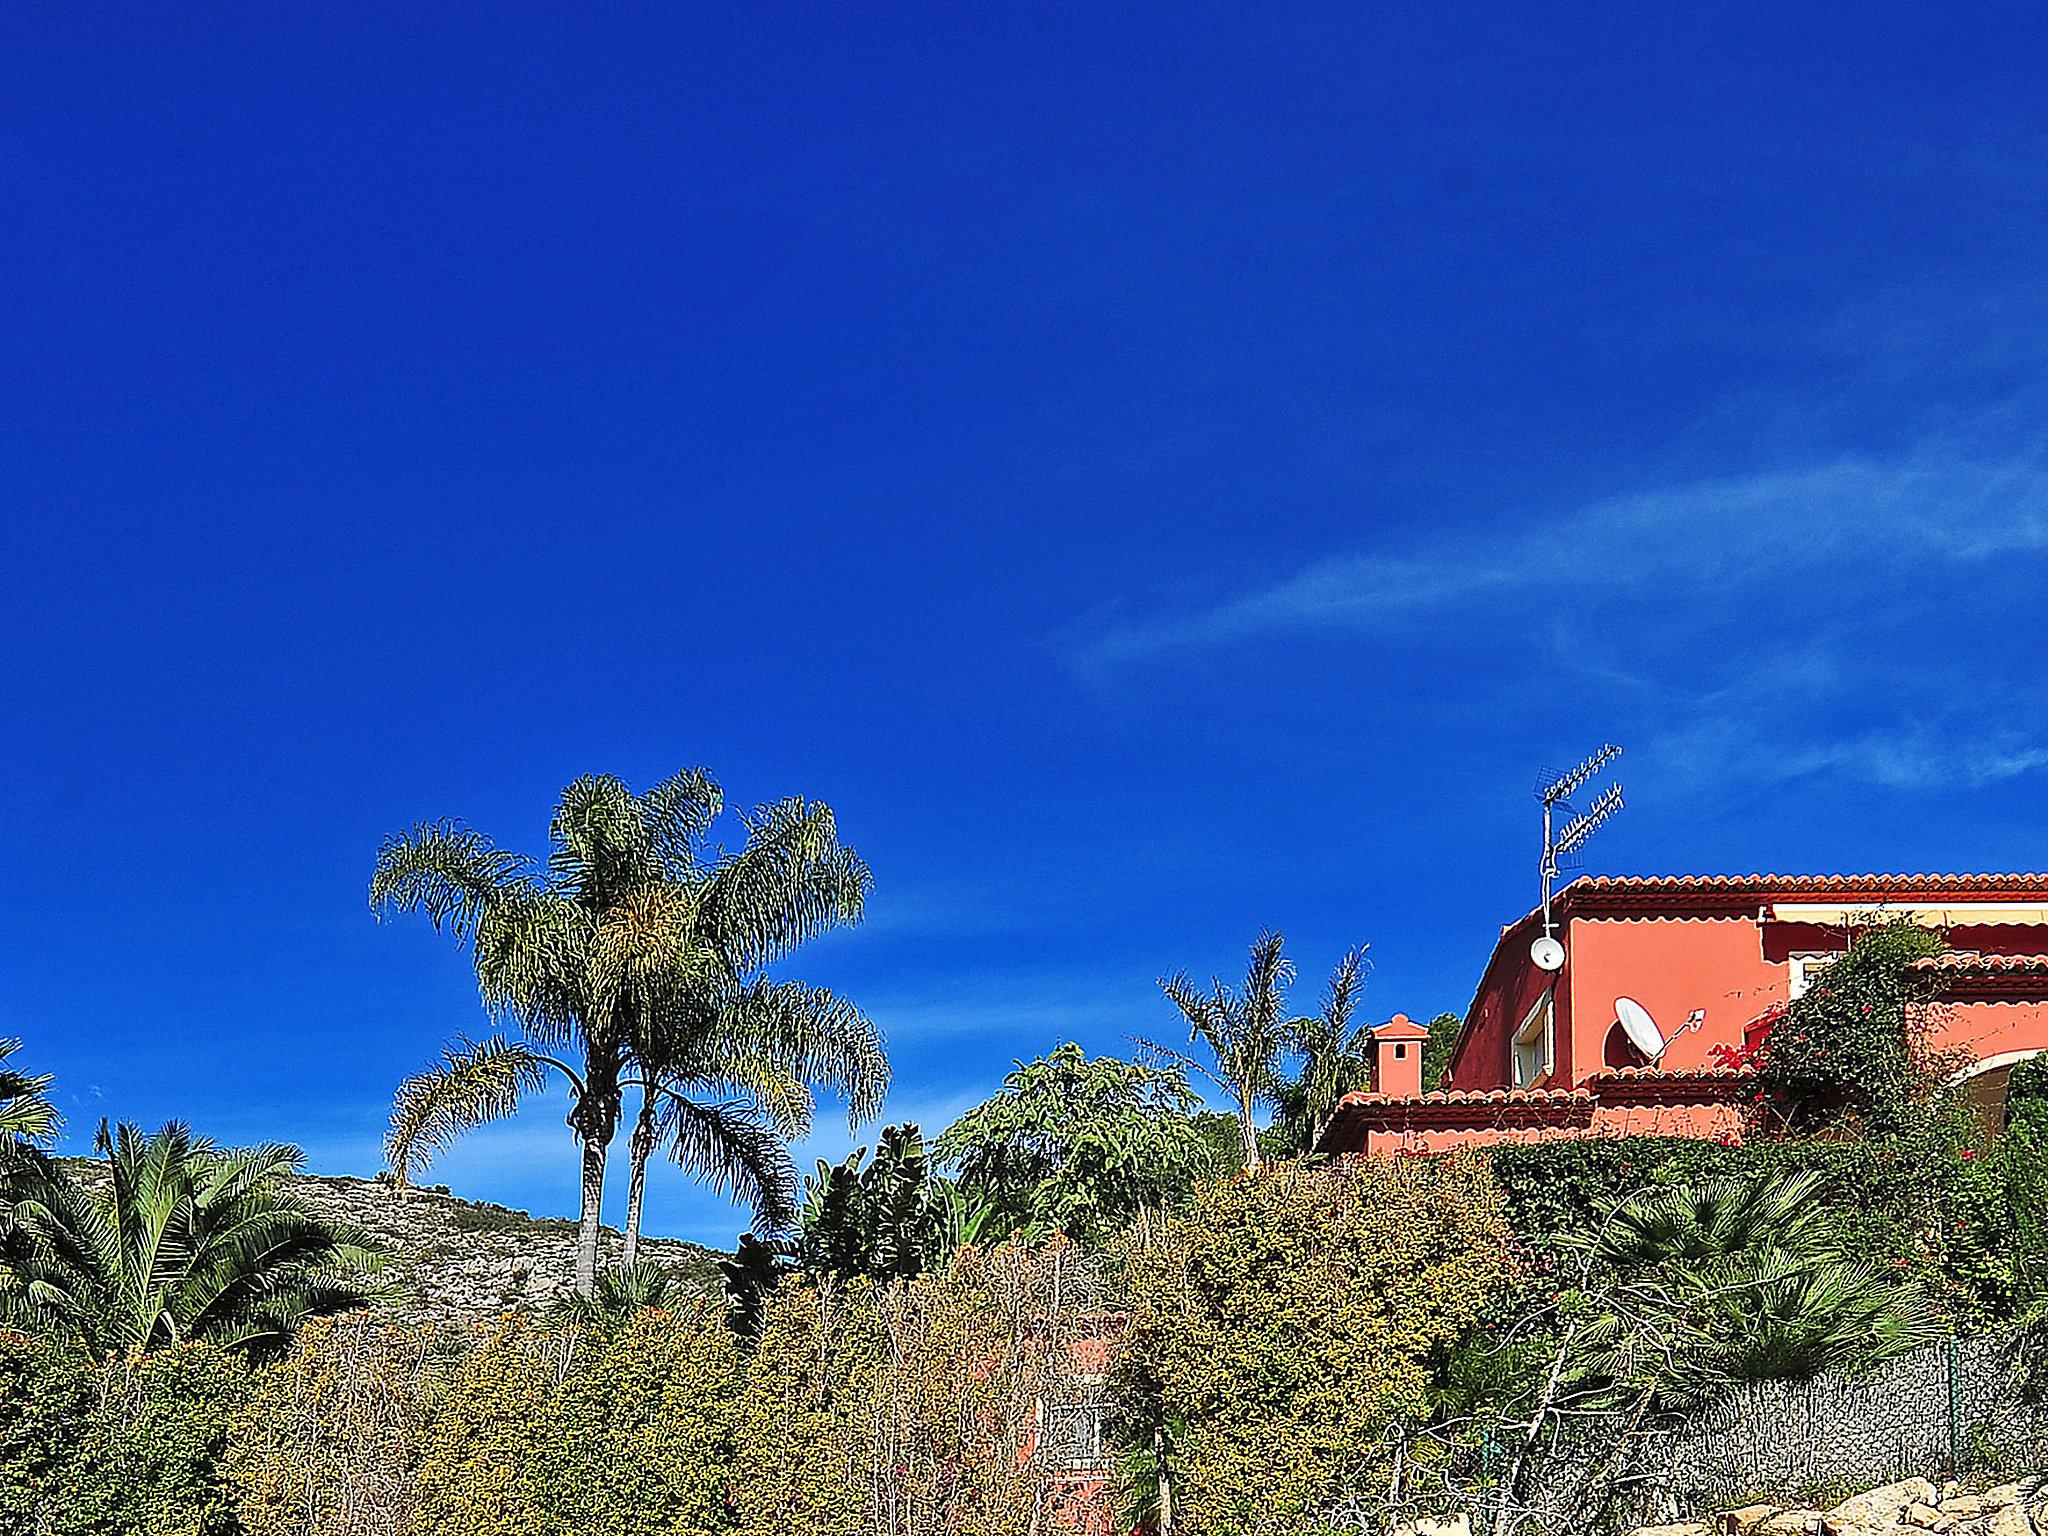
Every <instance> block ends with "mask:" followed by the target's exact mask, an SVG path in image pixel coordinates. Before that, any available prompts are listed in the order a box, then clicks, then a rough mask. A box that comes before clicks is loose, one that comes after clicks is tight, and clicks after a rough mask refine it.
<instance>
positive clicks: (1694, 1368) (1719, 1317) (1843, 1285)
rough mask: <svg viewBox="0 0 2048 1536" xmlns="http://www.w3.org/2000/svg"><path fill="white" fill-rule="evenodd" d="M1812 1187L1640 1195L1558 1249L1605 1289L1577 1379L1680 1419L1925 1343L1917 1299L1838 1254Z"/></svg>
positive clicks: (1706, 1185) (1736, 1184)
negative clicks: (1727, 1397) (1638, 1388)
mask: <svg viewBox="0 0 2048 1536" xmlns="http://www.w3.org/2000/svg"><path fill="white" fill-rule="evenodd" d="M1820 1182H1821V1180H1820V1175H1819V1174H1818V1173H1815V1172H1812V1171H1810V1170H1809V1171H1807V1172H1804V1173H1797V1174H1788V1175H1783V1176H1780V1177H1775V1178H1771V1177H1761V1176H1750V1177H1728V1178H1719V1179H1708V1180H1703V1181H1701V1182H1699V1183H1696V1184H1691V1185H1680V1186H1674V1187H1671V1188H1667V1189H1658V1190H1649V1191H1645V1192H1643V1193H1640V1194H1637V1195H1635V1196H1632V1197H1630V1198H1629V1199H1626V1200H1623V1201H1620V1202H1619V1203H1617V1204H1616V1205H1615V1206H1614V1207H1613V1208H1612V1209H1611V1210H1610V1211H1609V1212H1608V1213H1607V1215H1606V1217H1605V1219H1604V1220H1603V1221H1602V1222H1601V1223H1600V1224H1599V1225H1598V1226H1597V1227H1596V1228H1594V1229H1592V1230H1590V1231H1588V1232H1585V1233H1582V1234H1579V1235H1578V1236H1576V1237H1574V1238H1571V1239H1568V1240H1567V1244H1566V1246H1567V1247H1568V1248H1569V1249H1572V1250H1575V1251H1576V1252H1577V1253H1578V1254H1579V1256H1580V1258H1581V1261H1582V1266H1583V1268H1584V1270H1585V1272H1586V1274H1587V1275H1588V1276H1589V1277H1600V1276H1605V1277H1609V1278H1607V1279H1605V1280H1602V1281H1601V1282H1600V1283H1599V1286H1598V1291H1599V1294H1601V1295H1602V1296H1603V1298H1604V1300H1605V1302H1606V1304H1607V1311H1608V1314H1609V1315H1608V1316H1607V1317H1606V1318H1605V1319H1603V1321H1602V1323H1601V1325H1600V1326H1599V1327H1596V1328H1593V1329H1591V1330H1589V1331H1588V1332H1587V1334H1586V1335H1585V1341H1584V1342H1585V1347H1586V1350H1587V1355H1586V1358H1585V1360H1584V1362H1583V1366H1584V1371H1585V1373H1586V1374H1588V1375H1595V1376H1598V1375H1605V1376H1609V1377H1612V1378H1615V1379H1617V1380H1619V1379H1622V1378H1624V1377H1628V1376H1635V1377H1637V1378H1639V1379H1641V1380H1642V1387H1643V1390H1645V1391H1648V1392H1650V1393H1651V1394H1652V1395H1653V1396H1654V1398H1655V1399H1656V1400H1657V1401H1660V1402H1663V1403H1665V1404H1667V1405H1671V1406H1678V1405H1682V1404H1685V1403H1689V1402H1698V1401H1702V1400H1705V1399H1707V1398H1709V1397H1711V1396H1712V1395H1713V1394H1714V1393H1716V1392H1718V1391H1720V1390H1722V1389H1724V1388H1725V1387H1727V1386H1728V1385H1730V1384H1732V1383H1735V1382H1742V1381H1779V1380H1795V1381H1796V1380H1806V1379H1808V1378H1810V1377H1812V1376H1815V1375H1818V1374H1819V1373H1820V1372H1822V1371H1853V1370H1859V1369H1866V1368H1868V1367H1870V1366H1873V1365H1876V1364H1878V1363H1879V1362H1881V1361H1884V1360H1888V1359H1890V1358H1892V1357H1893V1356H1895V1355H1897V1354H1900V1353H1903V1352H1904V1351H1906V1350H1908V1349H1912V1348H1914V1347H1915V1346H1917V1345H1919V1344H1923V1343H1925V1342H1927V1341H1928V1340H1929V1339H1930V1338H1932V1337H1934V1335H1935V1332H1936V1318H1935V1313H1934V1309H1933V1307H1932V1304H1931V1303H1930V1302H1929V1300H1928V1298H1927V1297H1926V1296H1925V1295H1923V1294H1922V1293H1921V1292H1920V1291H1919V1290H1918V1289H1917V1288H1916V1287H1914V1286H1912V1285H1911V1284H1909V1283H1906V1282H1904V1281H1902V1280H1901V1279H1900V1278H1899V1277H1898V1276H1897V1275H1895V1274H1891V1273H1888V1272H1886V1271H1885V1270H1883V1269H1881V1268H1880V1267H1879V1266H1878V1265H1876V1264H1875V1263H1873V1262H1871V1261H1868V1260H1860V1259H1854V1258H1850V1257H1847V1256H1846V1255H1844V1254H1843V1252H1842V1250H1841V1247H1840V1245H1839V1243H1838V1242H1837V1240H1836V1237H1835V1233H1834V1229H1833V1226H1832V1223H1831V1221H1830V1219H1829V1217H1828V1215H1827V1212H1826V1210H1825V1208H1824V1207H1823V1206H1822V1205H1821V1203H1820V1202H1819V1201H1818V1200H1817V1199H1816V1195H1817V1193H1818V1190H1819V1186H1820ZM1646 1372H1647V1373H1648V1374H1647V1375H1645V1373H1646Z"/></svg>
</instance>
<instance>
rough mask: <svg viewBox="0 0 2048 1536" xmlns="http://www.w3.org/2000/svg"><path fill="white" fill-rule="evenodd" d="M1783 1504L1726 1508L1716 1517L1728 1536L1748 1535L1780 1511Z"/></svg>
mask: <svg viewBox="0 0 2048 1536" xmlns="http://www.w3.org/2000/svg"><path fill="white" fill-rule="evenodd" d="M1781 1507H1782V1506H1780V1505H1777V1504H1745V1505H1743V1506H1742V1507H1741V1508H1740V1509H1724V1510H1722V1511H1721V1513H1720V1514H1718V1515H1716V1516H1715V1517H1714V1519H1715V1521H1716V1522H1717V1523H1718V1524H1719V1526H1720V1528H1721V1529H1722V1530H1723V1531H1725V1532H1727V1533H1728V1536H1748V1533H1749V1532H1751V1531H1753V1530H1755V1529H1756V1528H1757V1527H1758V1526H1760V1525H1762V1524H1763V1523H1764V1522H1765V1521H1766V1520H1768V1519H1770V1518H1771V1516H1773V1515H1775V1514H1777V1513H1778V1511H1779V1509H1780V1508H1781Z"/></svg>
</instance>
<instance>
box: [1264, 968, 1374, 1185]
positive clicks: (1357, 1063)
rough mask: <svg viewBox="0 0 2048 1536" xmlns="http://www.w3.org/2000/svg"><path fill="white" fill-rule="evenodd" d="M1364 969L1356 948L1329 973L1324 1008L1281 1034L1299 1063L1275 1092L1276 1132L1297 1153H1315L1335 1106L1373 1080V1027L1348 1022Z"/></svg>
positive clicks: (1361, 990) (1362, 985) (1294, 1021)
mask: <svg viewBox="0 0 2048 1536" xmlns="http://www.w3.org/2000/svg"><path fill="white" fill-rule="evenodd" d="M1366 969H1367V961H1366V958H1365V946H1364V945H1360V946H1359V947H1358V948H1357V949H1354V950H1351V951H1350V952H1349V953H1347V954H1346V955H1345V956H1344V958H1343V959H1342V960H1339V961H1338V962H1337V968H1336V969H1335V970H1334V971H1332V972H1331V973H1330V980H1329V983H1328V985H1327V986H1325V988H1324V989H1323V1004H1322V1006H1321V1007H1320V1008H1318V1009H1317V1010H1316V1011H1315V1012H1314V1013H1312V1014H1309V1015H1307V1016H1305V1017H1303V1018H1298V1019H1290V1020H1288V1022H1287V1025H1286V1028H1285V1030H1284V1032H1283V1033H1284V1035H1285V1040H1286V1048H1287V1050H1288V1051H1290V1052H1291V1053H1293V1054H1294V1055H1296V1056H1298V1057H1300V1058H1301V1066H1300V1069H1299V1070H1298V1071H1297V1072H1296V1074H1295V1077H1294V1081H1292V1082H1290V1083H1284V1084H1282V1085H1281V1087H1280V1089H1279V1092H1278V1099H1279V1103H1280V1114H1279V1124H1280V1129H1281V1131H1282V1134H1283V1135H1284V1136H1285V1137H1286V1140H1287V1143H1288V1145H1290V1146H1291V1147H1293V1149H1294V1150H1295V1151H1297V1152H1304V1153H1305V1152H1312V1151H1314V1150H1315V1145H1316V1141H1317V1140H1318V1138H1320V1137H1321V1136H1322V1134H1323V1127H1324V1126H1326V1125H1328V1124H1329V1123H1330V1116H1331V1115H1332V1114H1334V1113H1335V1112H1336V1109H1337V1101H1338V1100H1339V1099H1341V1098H1343V1097H1344V1095H1345V1094H1347V1093H1350V1092H1352V1091H1353V1090H1354V1089H1358V1088H1363V1087H1364V1086H1365V1085H1366V1084H1367V1083H1368V1082H1369V1081H1370V1080H1371V1077H1372V1026H1371V1025H1369V1024H1366V1023H1357V1024H1354V1023H1353V1022H1352V1017H1353V1015H1354V1014H1356V1013H1357V1011H1358V1000H1359V998H1360V996H1361V995H1362V994H1363V993H1364V991H1365V973H1366Z"/></svg>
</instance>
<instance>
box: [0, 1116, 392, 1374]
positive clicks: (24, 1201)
mask: <svg viewBox="0 0 2048 1536" xmlns="http://www.w3.org/2000/svg"><path fill="white" fill-rule="evenodd" d="M94 1145H95V1147H96V1148H97V1150H98V1151H99V1152H100V1153H101V1154H102V1155H103V1156H104V1157H105V1159H106V1183H105V1185H104V1187H101V1188H88V1187H87V1186H86V1185H85V1184H84V1183H82V1182H80V1181H79V1180H78V1179H76V1178H74V1177H73V1176H72V1175H71V1174H70V1173H69V1172H68V1171H67V1170H66V1169H65V1168H64V1167H63V1166H62V1165H60V1164H56V1163H44V1164H42V1165H41V1166H40V1167H38V1168H36V1169H34V1170H31V1171H29V1172H28V1173H26V1174H25V1175H24V1176H23V1178H22V1180H21V1181H20V1186H19V1188H18V1190H17V1192H16V1197H15V1201H14V1205H13V1213H12V1218H13V1219H12V1221H11V1223H10V1225H9V1227H8V1230H7V1231H6V1232H5V1234H4V1236H0V1274H4V1277H5V1280H6V1284H5V1287H4V1290H0V1312H4V1315H5V1317H6V1319H7V1321H8V1322H9V1323H10V1324H11V1325H12V1326H16V1327H20V1328H23V1329H26V1330H31V1331H38V1332H47V1333H55V1334H59V1335H63V1336H66V1337H70V1338H73V1339H75V1340H77V1341H78V1342H79V1343H80V1344H81V1345H82V1346H83V1347H84V1348H85V1349H86V1350H88V1351H89V1352H91V1353H92V1354H93V1355H95V1356H99V1357H110V1356H115V1355H132V1354H139V1353H144V1352H146V1351H149V1350H153V1349H158V1348H161V1347H163V1346H164V1345H167V1344H173V1343H177V1342H179V1341H180V1340H186V1339H209V1340H212V1341H214V1342H215V1343H218V1344H220V1345H222V1346H223V1347H225V1348H229V1349H235V1350H242V1351H247V1352H252V1353H260V1352H266V1351H270V1350H274V1349H277V1348H280V1347H282V1346H283V1345H284V1344H285V1343H287V1342H288V1341H289V1340H290V1338H291V1336H292V1334H293V1333H294V1331H295V1330H296V1329H297V1328H298V1326H299V1325H300V1324H301V1323H303V1322H305V1321H306V1320H307V1319H309V1318H314V1317H326V1316H332V1315H334V1314H336V1313H340V1312H348V1311H353V1310H355V1309H357V1308H360V1307H364V1306H368V1305H370V1304H371V1303H372V1302H373V1301H375V1300H377V1299H378V1298H379V1297H380V1296H382V1295H383V1294H384V1291H383V1288H382V1287H380V1286H379V1284H378V1283H377V1281H376V1279H375V1272H376V1270H377V1269H378V1268H379V1266H380V1265H381V1264H382V1262H383V1258H382V1255H381V1254H379V1253H378V1252H377V1251H376V1250H375V1248H374V1247H373V1246H372V1244H371V1243H370V1241H369V1240H368V1239H367V1238H366V1237H364V1236H363V1235H362V1234H361V1233H359V1232H357V1231H355V1230H354V1229H353V1228H351V1227H348V1226H345V1225H343V1224H340V1223H336V1222H330V1221H328V1220H326V1219H324V1218H323V1217H321V1216H320V1215H319V1214H317V1213H316V1212H315V1211H313V1210H312V1209H311V1208H310V1207H309V1206H307V1205H306V1204H305V1203H304V1202H303V1201H301V1200H300V1199H299V1198H298V1197H296V1196H295V1195H293V1194H291V1193H290V1192H289V1191H288V1190H286V1189H285V1188H283V1187H282V1184H281V1180H282V1179H283V1177H284V1176H285V1175H287V1174H290V1173H295V1172H297V1171H298V1169H299V1166H300V1159H299V1154H298V1152H297V1151H296V1150H294V1149H293V1148H290V1147H280V1146H264V1147H257V1148H254V1149H251V1150H248V1151H237V1152H229V1151H223V1150H221V1149H219V1148H217V1147H215V1146H214V1144H213V1143H212V1142H210V1141H206V1140H203V1139H199V1138H195V1137H194V1136H193V1135H192V1133H191V1131H190V1130H189V1129H187V1128H186V1127H185V1126H183V1125H179V1124H175V1123H174V1124H171V1125H167V1126H165V1127H164V1128H163V1129H162V1130H160V1131H157V1132H155V1133H153V1134H148V1135H145V1134H144V1133H143V1132H141V1131H139V1130H138V1129H137V1128H136V1127H134V1126H132V1125H123V1126H121V1127H119V1129H118V1130H116V1131H114V1132H112V1133H111V1134H110V1133H109V1132H108V1130H107V1127H106V1126H105V1125H104V1124H102V1125H101V1127H100V1130H99V1134H98V1136H97V1137H96V1138H95V1143H94Z"/></svg>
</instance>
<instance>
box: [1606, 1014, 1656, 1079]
mask: <svg viewBox="0 0 2048 1536" xmlns="http://www.w3.org/2000/svg"><path fill="white" fill-rule="evenodd" d="M1600 1059H1601V1061H1603V1062H1605V1063H1606V1064H1607V1065H1608V1066H1610V1067H1615V1068H1619V1067H1647V1066H1648V1065H1650V1058H1649V1057H1647V1056H1645V1055H1644V1054H1643V1053H1642V1052H1641V1051H1640V1050H1638V1049H1637V1048H1636V1043H1635V1041H1633V1040H1631V1039H1629V1037H1628V1031H1627V1030H1625V1029H1623V1028H1622V1027H1621V1021H1620V1020H1619V1019H1617V1020H1615V1022H1614V1024H1613V1025H1612V1026H1611V1027H1610V1028H1609V1029H1608V1031H1607V1041H1606V1043H1605V1044H1604V1045H1603V1046H1602V1047H1601V1049H1600Z"/></svg>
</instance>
